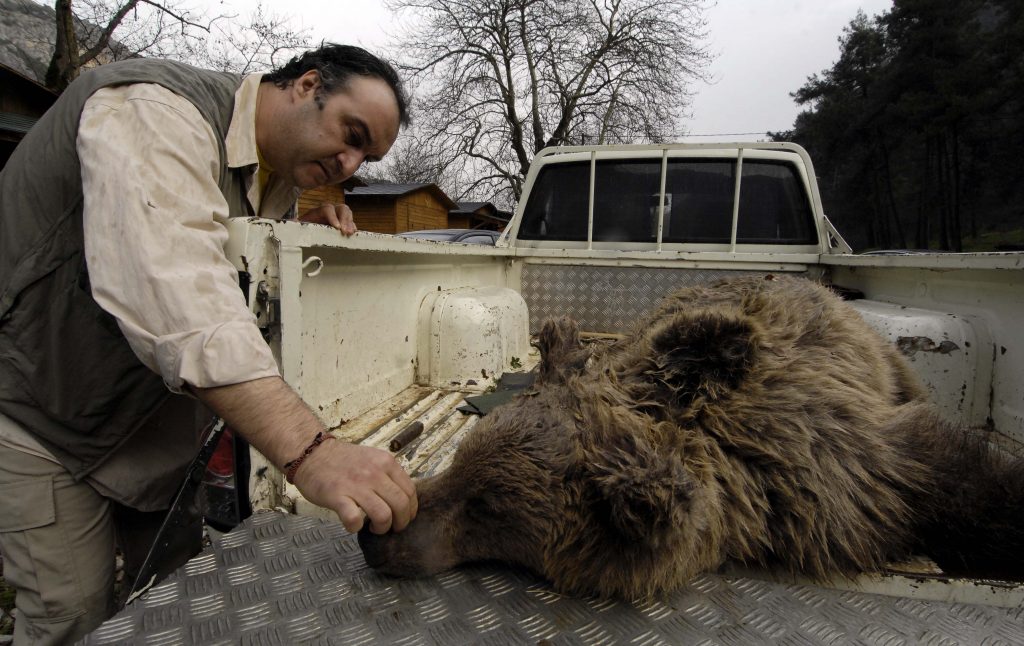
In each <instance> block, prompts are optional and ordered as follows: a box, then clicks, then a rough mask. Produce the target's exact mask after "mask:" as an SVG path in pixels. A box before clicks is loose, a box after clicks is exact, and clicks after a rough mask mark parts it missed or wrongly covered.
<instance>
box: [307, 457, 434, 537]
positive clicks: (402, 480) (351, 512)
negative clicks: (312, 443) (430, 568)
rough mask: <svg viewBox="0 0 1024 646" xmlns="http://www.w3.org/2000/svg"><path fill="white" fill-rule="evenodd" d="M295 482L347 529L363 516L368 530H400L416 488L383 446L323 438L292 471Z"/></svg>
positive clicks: (412, 512)
mask: <svg viewBox="0 0 1024 646" xmlns="http://www.w3.org/2000/svg"><path fill="white" fill-rule="evenodd" d="M295 486H297V487H298V488H299V491H301V492H302V494H303V495H304V496H305V497H306V499H307V500H309V501H310V502H312V503H313V504H316V505H319V506H321V507H326V508H327V509H333V510H334V512H335V513H337V514H338V518H340V519H341V522H342V524H343V525H344V526H345V529H347V530H348V531H350V532H357V531H359V529H360V528H361V527H362V526H363V520H364V519H365V518H367V517H368V518H369V519H370V531H371V532H373V533H374V534H385V533H387V532H388V531H389V530H391V529H394V530H395V531H396V532H400V531H402V530H403V529H405V527H406V526H407V525H408V524H409V521H411V520H412V519H413V518H414V517H415V516H416V510H417V508H416V487H415V485H413V483H412V480H411V479H409V476H408V475H407V474H406V473H405V471H404V470H403V469H402V467H400V466H399V465H398V462H396V461H395V459H394V458H393V457H392V456H391V454H390V453H388V452H387V451H382V450H380V449H375V448H373V447H369V446H359V445H357V444H348V443H346V442H325V443H324V444H321V445H320V446H318V447H317V448H316V450H315V451H313V452H312V453H311V454H310V455H309V457H308V458H306V460H305V461H304V462H303V463H302V464H301V465H300V466H299V469H298V471H297V472H296V473H295Z"/></svg>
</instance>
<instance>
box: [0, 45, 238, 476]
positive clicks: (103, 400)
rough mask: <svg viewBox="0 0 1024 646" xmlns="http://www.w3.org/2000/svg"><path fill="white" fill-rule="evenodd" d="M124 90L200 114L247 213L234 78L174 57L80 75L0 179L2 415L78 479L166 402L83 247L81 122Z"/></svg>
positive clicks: (225, 189) (224, 175)
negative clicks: (183, 104) (153, 87)
mask: <svg viewBox="0 0 1024 646" xmlns="http://www.w3.org/2000/svg"><path fill="white" fill-rule="evenodd" d="M131 83H157V84H159V85H162V86H163V87H165V88H167V89H169V90H171V91H172V92H174V93H176V94H178V95H180V96H182V97H184V98H185V99H188V100H189V101H190V102H192V103H193V104H194V105H195V106H196V108H197V109H198V110H199V113H200V114H202V115H203V117H204V118H205V119H206V120H207V121H208V122H209V123H210V126H211V127H212V128H213V131H214V133H215V134H216V135H217V142H218V148H219V154H220V162H221V173H220V178H219V185H220V189H221V192H222V193H223V194H224V197H225V199H227V202H228V206H229V213H230V215H232V216H240V215H241V216H244V215H249V211H248V209H249V206H248V202H247V200H246V197H245V179H244V177H243V176H242V172H241V171H237V170H236V171H232V170H230V169H228V167H227V154H226V151H225V148H224V139H225V137H226V136H227V131H228V126H229V124H230V122H231V113H232V109H233V107H234V94H235V91H236V90H237V89H238V86H239V84H240V83H241V78H240V77H238V76H237V75H233V74H227V73H220V72H211V71H207V70H199V69H196V68H193V67H189V66H187V65H183V64H180V63H173V62H170V61H160V60H145V59H138V60H130V61H122V62H119V63H112V64H110V65H104V66H102V67H98V68H96V69H94V70H91V71H88V72H85V73H83V74H82V75H81V76H80V77H79V78H78V79H77V80H76V81H75V82H74V83H72V84H71V85H70V86H69V87H68V89H67V90H66V91H65V92H64V94H62V95H61V97H60V98H59V99H58V100H57V102H56V103H55V104H54V105H53V107H52V108H50V110H49V111H47V113H46V114H45V115H43V117H42V118H41V119H40V120H39V121H38V122H37V123H36V125H35V126H34V127H33V128H32V130H31V131H30V132H29V133H28V134H27V135H26V136H25V138H24V139H23V140H22V142H21V143H20V144H19V145H18V147H17V148H16V149H15V151H14V153H13V155H12V156H11V158H10V160H9V161H8V162H7V165H6V166H5V167H4V169H3V171H0V412H3V413H4V414H5V415H7V416H8V417H10V418H11V419H13V420H15V421H17V422H19V423H20V424H21V425H22V426H24V427H25V428H26V429H28V430H29V432H31V433H32V434H33V435H34V436H36V437H37V438H38V439H39V440H40V441H41V442H42V443H43V445H44V446H46V447H47V448H48V449H49V450H50V451H51V452H52V453H53V455H54V456H55V457H56V458H57V459H58V460H59V461H60V462H61V464H63V465H64V466H65V467H66V468H67V469H68V470H69V471H70V472H71V474H72V475H73V476H74V477H75V478H78V479H80V478H82V477H84V476H85V475H87V474H88V473H89V472H90V471H91V470H92V469H93V468H95V467H96V466H97V465H98V464H99V463H101V462H102V461H103V460H104V459H105V458H107V457H108V456H109V455H110V454H111V453H112V452H113V451H114V450H115V449H117V447H118V446H120V445H121V443H123V442H124V441H125V440H126V439H127V438H128V437H129V436H130V435H131V434H132V433H133V432H134V431H135V430H136V429H138V428H139V426H140V425H141V424H142V423H143V422H144V421H145V420H146V418H147V417H148V416H149V415H150V414H151V413H152V412H153V411H154V410H155V409H156V408H157V407H158V406H160V404H161V403H162V402H163V401H164V400H165V399H166V398H167V397H168V396H169V395H170V392H169V391H168V390H167V388H166V387H165V386H164V384H163V381H162V379H161V378H160V376H159V375H157V374H155V373H153V372H151V371H150V370H149V369H147V368H146V367H145V366H144V365H143V364H142V363H141V362H140V361H139V360H138V359H137V358H136V356H135V355H134V354H133V353H132V350H131V348H130V347H129V345H128V341H127V340H126V339H125V338H124V335H123V334H122V333H121V330H120V328H118V326H117V322H116V321H115V319H114V318H113V317H112V316H111V315H110V314H107V313H106V312H105V311H103V310H102V309H101V308H100V307H99V305H97V304H96V301H94V300H93V298H92V293H91V291H90V286H89V272H88V268H87V267H86V263H85V254H84V251H83V234H82V177H81V167H80V164H79V160H78V151H77V149H76V141H77V137H78V122H79V119H80V116H81V112H82V108H83V106H84V105H85V102H86V100H88V98H89V97H90V96H91V95H92V94H93V93H94V92H95V91H96V90H98V89H100V88H103V87H109V86H113V85H127V84H131Z"/></svg>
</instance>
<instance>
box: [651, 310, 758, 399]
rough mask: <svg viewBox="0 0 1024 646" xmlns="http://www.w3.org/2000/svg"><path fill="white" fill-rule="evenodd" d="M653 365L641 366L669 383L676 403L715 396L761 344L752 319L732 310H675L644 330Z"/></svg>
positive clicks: (739, 375)
mask: <svg viewBox="0 0 1024 646" xmlns="http://www.w3.org/2000/svg"><path fill="white" fill-rule="evenodd" d="M647 338H648V339H649V342H650V346H651V354H650V356H651V357H652V361H653V366H652V367H649V368H648V369H647V370H646V371H645V372H647V374H648V375H650V376H652V377H654V378H655V379H656V380H658V381H659V382H661V383H663V384H664V385H665V386H667V387H668V388H669V389H670V390H671V391H672V393H671V395H670V398H671V399H672V400H673V401H674V402H675V403H676V404H677V405H686V404H687V403H688V402H689V400H692V398H693V397H695V396H698V395H699V396H703V397H709V398H711V399H716V398H718V397H720V396H722V395H723V394H725V393H726V392H727V391H729V390H732V389H734V388H736V386H737V385H738V384H739V382H740V380H742V379H743V377H744V376H745V375H746V374H747V373H748V372H749V370H750V368H751V366H752V365H753V363H754V360H755V358H756V355H757V351H758V349H759V346H760V335H759V334H758V331H757V326H756V324H755V323H754V322H753V321H752V320H751V319H750V318H749V317H747V316H744V315H743V314H740V313H734V312H717V311H707V310H705V311H698V312H678V313H676V314H674V315H672V316H670V317H668V318H667V319H666V320H662V321H659V322H658V324H657V325H655V326H654V327H653V328H652V329H651V330H650V332H649V333H648V335H647Z"/></svg>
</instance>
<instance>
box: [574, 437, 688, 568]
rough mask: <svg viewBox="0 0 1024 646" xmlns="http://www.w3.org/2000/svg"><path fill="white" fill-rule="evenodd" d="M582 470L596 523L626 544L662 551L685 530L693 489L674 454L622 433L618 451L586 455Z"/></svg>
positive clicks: (602, 448) (614, 447) (600, 451)
mask: <svg viewBox="0 0 1024 646" xmlns="http://www.w3.org/2000/svg"><path fill="white" fill-rule="evenodd" d="M586 469H587V473H586V475H585V477H586V478H587V484H586V489H587V490H589V494H590V496H591V497H592V498H591V503H592V511H593V513H594V514H595V516H596V517H597V519H598V522H600V523H601V524H602V525H605V526H606V527H608V528H610V529H611V530H613V531H614V532H615V533H617V534H618V535H619V536H620V537H621V538H622V539H624V540H625V541H627V542H628V543H635V544H642V545H645V546H648V547H650V548H652V549H661V548H663V547H666V546H667V543H668V541H669V540H670V539H671V537H673V536H678V535H679V532H680V530H681V529H683V528H685V527H686V526H687V525H688V523H687V519H688V517H690V515H691V513H690V512H691V510H692V509H693V506H694V501H695V494H696V493H697V485H696V481H695V480H694V479H693V477H692V476H691V475H690V474H689V473H688V472H687V471H686V467H685V466H684V465H683V462H682V460H680V458H679V456H677V455H675V454H674V452H671V451H669V452H665V453H659V452H656V451H655V450H654V449H653V448H652V447H651V445H650V443H649V442H648V441H647V440H646V439H643V438H640V437H636V436H633V435H630V434H623V435H622V436H621V438H619V439H618V441H617V446H611V447H601V448H600V449H597V450H595V451H593V452H591V455H590V456H589V457H588V459H587V467H586Z"/></svg>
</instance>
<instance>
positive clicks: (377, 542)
mask: <svg viewBox="0 0 1024 646" xmlns="http://www.w3.org/2000/svg"><path fill="white" fill-rule="evenodd" d="M434 530H436V528H435V527H434V523H433V522H431V521H430V520H429V519H426V518H419V517H417V518H416V520H414V521H413V522H412V523H410V525H409V526H408V527H406V528H405V530H404V531H402V532H401V533H395V532H388V533H387V534H374V533H373V532H371V531H370V528H369V524H367V525H366V526H364V527H363V528H362V529H361V530H359V535H358V539H359V547H360V549H361V550H362V551H363V558H364V559H366V564H367V565H369V566H370V567H372V568H373V569H375V570H377V571H378V572H382V573H384V574H390V575H393V576H401V577H419V576H428V575H431V574H437V573H438V572H442V571H444V570H447V569H450V568H452V567H454V566H455V565H457V564H458V559H457V557H456V555H455V553H454V550H452V549H450V548H449V547H447V546H446V542H445V541H443V540H441V539H440V536H439V534H438V532H437V531H434Z"/></svg>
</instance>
